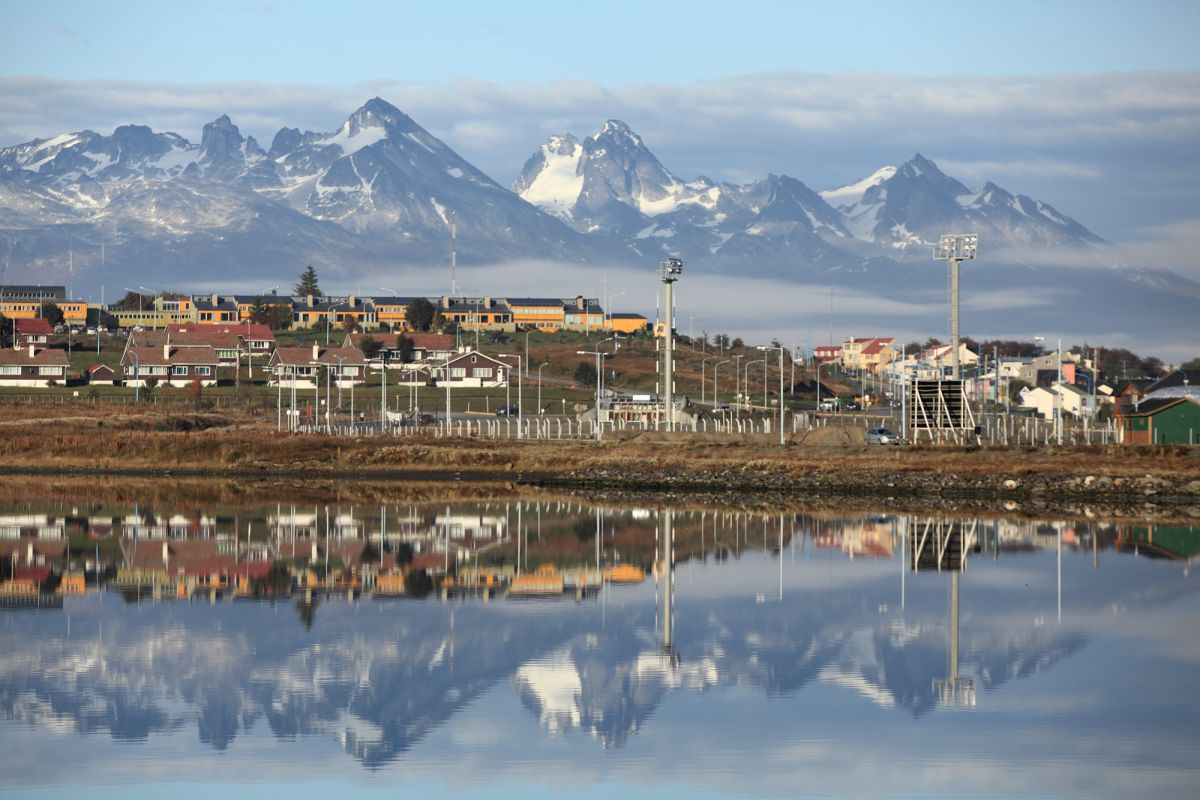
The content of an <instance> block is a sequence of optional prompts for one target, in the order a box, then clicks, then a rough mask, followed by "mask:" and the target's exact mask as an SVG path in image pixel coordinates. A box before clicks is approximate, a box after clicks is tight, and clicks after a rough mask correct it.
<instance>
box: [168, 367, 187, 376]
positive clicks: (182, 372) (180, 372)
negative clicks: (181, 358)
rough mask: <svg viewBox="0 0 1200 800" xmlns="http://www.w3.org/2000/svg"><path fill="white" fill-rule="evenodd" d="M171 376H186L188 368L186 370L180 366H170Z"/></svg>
mask: <svg viewBox="0 0 1200 800" xmlns="http://www.w3.org/2000/svg"><path fill="white" fill-rule="evenodd" d="M171 374H172V375H187V374H188V368H187V367H182V366H172V367H171Z"/></svg>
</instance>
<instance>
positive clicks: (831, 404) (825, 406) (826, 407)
mask: <svg viewBox="0 0 1200 800" xmlns="http://www.w3.org/2000/svg"><path fill="white" fill-rule="evenodd" d="M837 407H838V401H837V398H836V397H835V398H833V399H832V400H822V401H821V407H820V410H821V411H837Z"/></svg>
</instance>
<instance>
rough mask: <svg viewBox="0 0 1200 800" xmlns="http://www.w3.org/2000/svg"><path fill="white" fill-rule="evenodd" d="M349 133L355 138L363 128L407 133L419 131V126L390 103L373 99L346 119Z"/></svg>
mask: <svg viewBox="0 0 1200 800" xmlns="http://www.w3.org/2000/svg"><path fill="white" fill-rule="evenodd" d="M346 125H347V126H348V129H347V131H346V132H347V133H348V134H349V135H350V136H354V135H355V134H357V133H358V132H359V131H360V130H362V129H363V128H384V129H385V130H388V131H397V132H406V131H412V130H417V129H418V128H419V126H418V125H417V123H415V122H413V119H412V117H410V116H408V115H407V114H405V113H404V112H403V111H401V110H400V109H398V108H396V107H395V106H394V105H392V104H391V103H389V102H388V101H386V100H384V99H382V98H379V97H372V98H371V99H370V100H368V101H367V102H365V103H363V104H362V105H361V106H359V108H358V109H357V110H356V111H355V112H354V113H353V114H351V115H350V116H349V117H347V118H346Z"/></svg>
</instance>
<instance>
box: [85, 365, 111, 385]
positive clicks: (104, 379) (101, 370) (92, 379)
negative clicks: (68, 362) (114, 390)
mask: <svg viewBox="0 0 1200 800" xmlns="http://www.w3.org/2000/svg"><path fill="white" fill-rule="evenodd" d="M83 377H84V378H85V379H86V380H87V382H88V385H89V386H112V385H113V383H114V382H115V380H116V377H117V374H116V372H114V371H113V368H112V367H110V366H108V365H107V364H93V365H92V366H90V367H88V368H87V369H86V370H84V373H83Z"/></svg>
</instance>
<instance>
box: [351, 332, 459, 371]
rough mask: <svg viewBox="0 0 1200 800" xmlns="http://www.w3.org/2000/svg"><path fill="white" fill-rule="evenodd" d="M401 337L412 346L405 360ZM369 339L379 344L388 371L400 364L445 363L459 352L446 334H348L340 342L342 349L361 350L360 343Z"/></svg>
mask: <svg viewBox="0 0 1200 800" xmlns="http://www.w3.org/2000/svg"><path fill="white" fill-rule="evenodd" d="M401 336H403V337H404V338H405V339H407V340H408V341H409V342H410V343H411V345H412V351H411V352H410V353H409V355H408V358H407V359H401V358H400V337H401ZM368 337H369V338H371V339H373V340H375V341H376V342H378V343H379V345H380V348H379V356H377V357H378V358H382V359H383V363H385V364H386V365H387V366H388V368H389V369H392V368H397V367H399V366H401V365H402V364H409V363H419V362H422V361H439V362H441V361H445V360H446V359H447V358H449V357H450V356H452V355H455V354H456V353H458V352H459V348H458V347H457V345H455V343H454V337H453V336H451V335H450V334H448V333H380V332H378V331H375V332H371V333H350V334H347V335H346V337H345V339H344V341H343V342H342V346H343V347H357V348H360V349H361V348H362V342H363V340H364V339H366V338H368Z"/></svg>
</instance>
